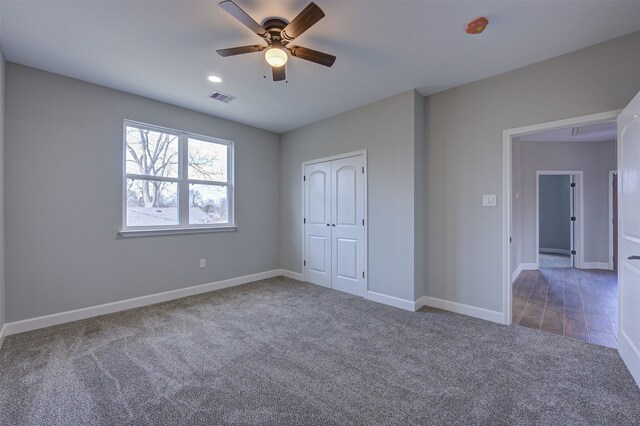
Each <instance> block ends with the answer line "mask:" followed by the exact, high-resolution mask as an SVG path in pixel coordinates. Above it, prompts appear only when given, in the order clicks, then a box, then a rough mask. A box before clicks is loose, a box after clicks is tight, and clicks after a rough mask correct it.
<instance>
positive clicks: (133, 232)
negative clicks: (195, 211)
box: [118, 120, 237, 237]
mask: <svg viewBox="0 0 640 426" xmlns="http://www.w3.org/2000/svg"><path fill="white" fill-rule="evenodd" d="M127 126H129V127H136V128H142V129H146V130H151V131H155V132H160V133H168V134H170V135H175V136H177V137H178V176H177V177H163V176H146V175H139V174H135V173H127V152H126V149H127V148H126V136H127ZM189 139H197V140H199V141H203V142H212V143H216V144H219V145H226V146H227V182H220V181H210V180H198V179H189V176H188V173H189V156H188V149H189V145H188V144H189ZM234 169H235V167H234V144H233V142H231V141H228V140H224V139H219V138H214V137H211V136H204V135H198V134H195V133H190V132H185V131H182V130H176V129H169V128H166V127H161V126H156V125H152V124H147V123H141V122H139V121H133V120H124V122H123V125H122V198H121V200H122V224H121V228H120V230H119V231H118V233H119V234H120V235H122V236H123V237H139V236H147V235H172V234H193V233H203V232H228V231H235V230H236V229H237V227H236V224H235V202H234V193H235V186H234ZM127 179H143V180H153V181H164V182H174V183H176V184H177V186H178V189H177V191H178V194H177V198H178V203H177V204H178V224H177V225H167V226H127ZM189 184H204V185H216V186H225V187H226V188H227V205H228V209H229V222H227V223H220V224H190V223H189Z"/></svg>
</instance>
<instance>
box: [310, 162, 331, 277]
mask: <svg viewBox="0 0 640 426" xmlns="http://www.w3.org/2000/svg"><path fill="white" fill-rule="evenodd" d="M304 175H305V178H304V186H305V188H304V196H305V202H304V208H305V212H304V217H305V222H306V223H305V226H304V230H305V231H304V234H305V235H304V246H305V247H304V251H305V266H304V268H305V276H306V280H307V281H309V282H311V283H314V284H318V285H322V286H325V287H331V228H332V227H331V226H330V222H331V190H332V186H331V163H318V164H311V165H308V166H305V171H304Z"/></svg>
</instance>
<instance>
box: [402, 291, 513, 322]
mask: <svg viewBox="0 0 640 426" xmlns="http://www.w3.org/2000/svg"><path fill="white" fill-rule="evenodd" d="M423 306H429V307H432V308H437V309H443V310H445V311H450V312H455V313H457V314H462V315H467V316H469V317H474V318H480V319H483V320H487V321H491V322H497V323H498V324H503V323H504V314H503V313H502V312H497V311H490V310H489V309H484V308H478V307H476V306H470V305H465V304H463V303H457V302H451V301H449V300H444V299H438V298H436V297H430V296H422V297H421V298H420V299H418V300H417V301H416V302H415V309H416V310H418V309H420V308H421V307H423Z"/></svg>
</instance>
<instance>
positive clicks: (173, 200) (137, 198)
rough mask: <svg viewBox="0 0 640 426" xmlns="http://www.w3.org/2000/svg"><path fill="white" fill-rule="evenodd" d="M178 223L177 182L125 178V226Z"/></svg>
mask: <svg viewBox="0 0 640 426" xmlns="http://www.w3.org/2000/svg"><path fill="white" fill-rule="evenodd" d="M166 225H178V184H177V183H175V182H161V181H157V180H156V181H154V180H142V179H127V226H166Z"/></svg>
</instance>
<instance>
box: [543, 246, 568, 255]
mask: <svg viewBox="0 0 640 426" xmlns="http://www.w3.org/2000/svg"><path fill="white" fill-rule="evenodd" d="M538 252H540V253H549V254H566V255H570V254H571V250H565V249H555V248H542V247H540V250H538Z"/></svg>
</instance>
